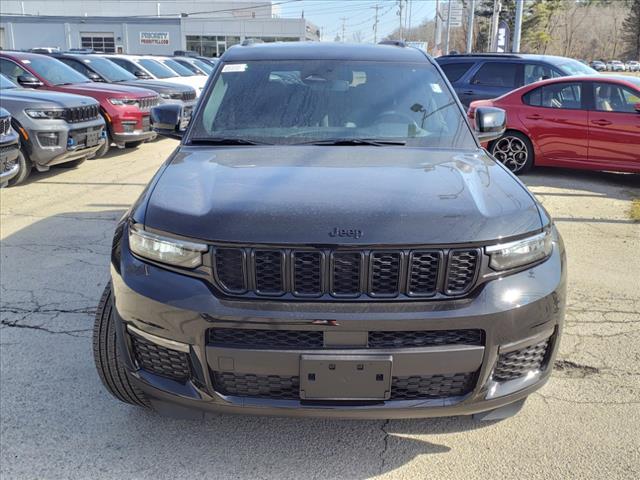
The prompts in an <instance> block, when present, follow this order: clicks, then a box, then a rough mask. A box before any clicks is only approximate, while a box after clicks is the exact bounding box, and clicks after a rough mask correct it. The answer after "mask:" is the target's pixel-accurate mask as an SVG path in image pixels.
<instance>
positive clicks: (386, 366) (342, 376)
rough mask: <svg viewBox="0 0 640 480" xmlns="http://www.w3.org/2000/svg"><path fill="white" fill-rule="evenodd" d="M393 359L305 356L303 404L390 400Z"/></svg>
mask: <svg viewBox="0 0 640 480" xmlns="http://www.w3.org/2000/svg"><path fill="white" fill-rule="evenodd" d="M392 363H393V358H392V356H391V355H301V357H300V398H301V399H302V400H352V401H359V400H360V401H362V400H388V399H389V397H390V395H391V366H392Z"/></svg>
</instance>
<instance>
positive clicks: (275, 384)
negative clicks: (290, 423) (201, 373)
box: [213, 372, 300, 399]
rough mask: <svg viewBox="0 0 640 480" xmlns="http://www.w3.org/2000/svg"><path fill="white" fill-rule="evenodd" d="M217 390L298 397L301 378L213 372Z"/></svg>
mask: <svg viewBox="0 0 640 480" xmlns="http://www.w3.org/2000/svg"><path fill="white" fill-rule="evenodd" d="M213 382H214V388H215V389H216V391H218V392H220V393H221V394H223V395H234V396H239V397H257V398H275V399H298V398H299V397H300V393H299V392H300V378H299V377H295V376H281V375H255V374H251V373H245V374H240V373H231V372H213Z"/></svg>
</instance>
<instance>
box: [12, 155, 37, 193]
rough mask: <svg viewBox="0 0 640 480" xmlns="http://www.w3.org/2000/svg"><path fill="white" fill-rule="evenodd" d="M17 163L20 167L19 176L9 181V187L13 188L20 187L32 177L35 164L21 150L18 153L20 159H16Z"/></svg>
mask: <svg viewBox="0 0 640 480" xmlns="http://www.w3.org/2000/svg"><path fill="white" fill-rule="evenodd" d="M16 162H17V163H18V165H19V168H18V174H17V175H16V176H15V177H13V178H12V179H11V180H9V183H8V186H9V187H13V186H15V185H20V184H21V183H23V182H24V181H25V180H26V179H27V178H28V177H29V175H31V169H32V168H33V163H32V162H31V160H29V156H28V155H27V154H26V153H25V152H23V151H22V150H20V151H19V152H18V158H16Z"/></svg>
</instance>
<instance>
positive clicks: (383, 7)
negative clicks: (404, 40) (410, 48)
mask: <svg viewBox="0 0 640 480" xmlns="http://www.w3.org/2000/svg"><path fill="white" fill-rule="evenodd" d="M272 4H273V12H274V13H275V14H277V15H278V16H280V17H285V18H295V17H298V18H299V17H300V16H301V15H302V12H304V17H305V18H306V19H307V20H309V21H310V22H312V23H314V24H315V25H317V26H318V27H319V28H320V31H321V32H322V40H325V41H331V40H334V39H335V38H336V35H342V23H343V19H344V25H345V35H344V36H345V40H346V41H357V40H358V37H359V38H360V39H361V41H364V42H373V24H374V19H375V13H376V11H375V8H374V7H375V6H376V5H378V7H379V9H378V41H380V40H381V39H382V38H384V37H385V36H386V35H388V34H389V33H391V32H392V31H393V30H394V29H396V28H398V27H399V25H400V20H399V16H398V2H397V1H396V0H272ZM407 5H409V6H410V9H409V11H410V12H411V15H409V16H407V17H406V24H407V26H408V24H409V20H410V21H411V25H412V26H416V25H419V24H420V23H421V22H422V21H423V20H425V19H427V18H433V16H434V12H435V9H436V8H435V6H436V2H435V0H410V1H409V2H406V1H403V9H405V12H406V11H407V10H406V8H407ZM405 12H403V15H402V17H403V20H404V19H405ZM403 23H405V22H404V21H403Z"/></svg>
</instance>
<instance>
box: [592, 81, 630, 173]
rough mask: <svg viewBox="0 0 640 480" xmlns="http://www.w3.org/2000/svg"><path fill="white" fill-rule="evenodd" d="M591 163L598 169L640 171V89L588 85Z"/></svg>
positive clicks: (598, 84) (611, 85)
mask: <svg viewBox="0 0 640 480" xmlns="http://www.w3.org/2000/svg"><path fill="white" fill-rule="evenodd" d="M589 83H590V85H591V87H592V95H593V104H592V108H591V109H590V111H589V163H592V164H594V166H597V168H607V166H609V167H614V166H615V167H616V168H622V169H625V168H630V169H633V170H640V112H638V111H636V105H638V104H640V89H635V88H632V87H628V86H626V85H621V84H618V83H613V82H589Z"/></svg>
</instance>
